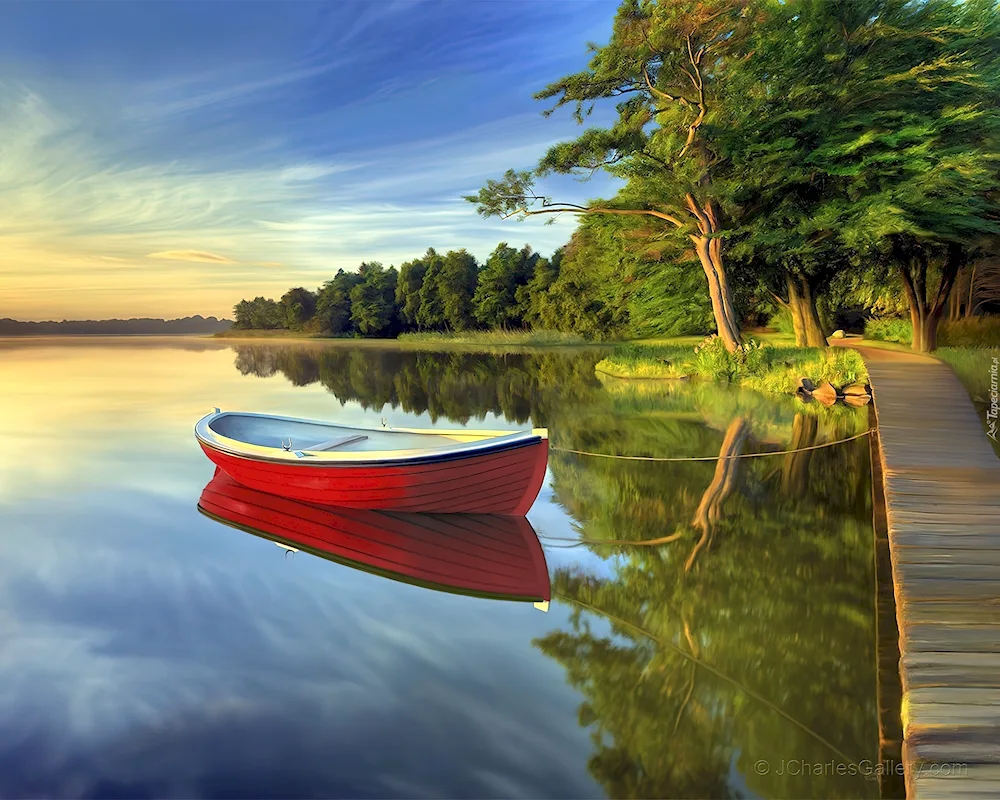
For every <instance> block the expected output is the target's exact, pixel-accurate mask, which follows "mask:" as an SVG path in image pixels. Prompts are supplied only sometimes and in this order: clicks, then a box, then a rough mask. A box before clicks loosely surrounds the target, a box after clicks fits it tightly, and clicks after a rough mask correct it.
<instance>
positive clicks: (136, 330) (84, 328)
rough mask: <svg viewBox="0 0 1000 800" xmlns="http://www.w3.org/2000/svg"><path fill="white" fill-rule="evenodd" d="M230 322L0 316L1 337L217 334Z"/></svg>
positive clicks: (223, 320) (226, 320) (198, 318)
mask: <svg viewBox="0 0 1000 800" xmlns="http://www.w3.org/2000/svg"><path fill="white" fill-rule="evenodd" d="M232 324H233V323H232V321H231V320H228V319H216V318H215V317H203V316H201V315H200V314H196V315H195V316H193V317H184V318H182V319H150V318H147V317H143V318H140V319H100V320H92V319H86V320H63V321H62V322H20V321H18V320H16V319H0V336H79V335H87V334H105V335H111V334H118V335H149V334H165V335H169V334H183V333H218V332H220V331H224V330H227V329H229V328H230V327H231V326H232Z"/></svg>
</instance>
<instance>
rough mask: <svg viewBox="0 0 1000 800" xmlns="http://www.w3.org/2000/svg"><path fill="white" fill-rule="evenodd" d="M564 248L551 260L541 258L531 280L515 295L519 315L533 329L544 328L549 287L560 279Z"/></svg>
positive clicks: (520, 287) (536, 263)
mask: <svg viewBox="0 0 1000 800" xmlns="http://www.w3.org/2000/svg"><path fill="white" fill-rule="evenodd" d="M562 255H563V248H562V247H560V248H559V249H558V250H556V252H555V253H553V254H552V258H551V259H546V258H540V259H538V261H536V262H535V267H534V270H533V271H532V274H531V278H530V279H529V280H528V282H527V283H526V284H524V285H523V286H519V287H518V288H517V291H516V292H515V293H514V297H515V299H516V301H517V306H518V314H520V316H521V319H522V320H523V321H524V323H526V324H527V325H529V326H531V327H532V328H544V327H545V324H544V322H543V321H542V317H543V308H544V307H545V306H546V301H547V300H548V292H549V287H550V286H552V284H553V283H555V280H556V278H558V277H559V265H560V264H561V263H562Z"/></svg>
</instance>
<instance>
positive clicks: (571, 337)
mask: <svg viewBox="0 0 1000 800" xmlns="http://www.w3.org/2000/svg"><path fill="white" fill-rule="evenodd" d="M208 338H211V339H216V340H219V341H239V342H245V343H254V342H257V343H261V344H264V343H267V344H279V343H281V344H283V343H286V342H287V343H289V344H293V343H294V344H322V345H328V346H335V347H336V346H348V347H356V348H386V347H392V348H398V349H401V350H466V351H468V350H474V351H477V352H487V353H503V352H524V353H529V352H545V351H552V350H595V349H603V350H607V349H610V348H611V347H613V346H614V345H613V343H610V342H592V341H588V340H586V339H584V338H582V337H580V336H576V335H575V334H563V333H555V332H552V331H471V332H467V333H404V334H401V335H400V336H399V337H398V338H394V339H382V338H362V337H352V336H329V335H325V334H318V333H305V332H300V331H286V330H230V331H223V332H220V333H214V334H211V335H210V336H209V337H208Z"/></svg>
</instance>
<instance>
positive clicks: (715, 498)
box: [684, 417, 750, 572]
mask: <svg viewBox="0 0 1000 800" xmlns="http://www.w3.org/2000/svg"><path fill="white" fill-rule="evenodd" d="M749 435H750V423H749V422H747V420H745V419H743V418H741V417H737V418H736V419H734V420H733V421H732V422H730V423H729V428H728V429H727V430H726V435H725V437H724V438H723V440H722V447H721V448H720V449H719V460H718V461H716V462H715V475H713V476H712V482H711V483H710V484H709V485H708V488H707V489H705V493H704V494H703V495H702V496H701V502H700V503H699V504H698V508H697V510H696V511H695V512H694V519H693V520H691V525H692V527H694V528H698V529H699V530H700V531H701V538H700V539H699V540H698V542H697V543H696V544H695V546H694V549H693V550H692V551H691V555H689V556H688V558H687V561H686V562H685V563H684V571H685V572H687V571H688V570H690V569H691V567H692V565H693V564H694V561H695V558H697V556H698V553H699V552H700V551H701V549H702V548H703V547H705V546H706V545H707V544H708V543H709V542H710V541H711V539H712V534H713V533H714V532H715V526H716V525H717V524H718V522H719V519H720V517H721V516H722V504H723V503H724V502H725V501H726V498H727V497H729V495H730V494H731V493H732V491H733V488H734V487H735V486H736V478H737V477H738V476H739V471H740V459H738V458H732V456H737V455H740V454H742V452H743V445H744V443H745V442H746V440H747V437H748V436H749Z"/></svg>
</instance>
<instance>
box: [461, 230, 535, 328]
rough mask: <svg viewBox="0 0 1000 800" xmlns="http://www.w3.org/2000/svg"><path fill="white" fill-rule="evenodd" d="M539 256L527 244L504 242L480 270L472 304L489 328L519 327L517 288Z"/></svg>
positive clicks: (478, 318)
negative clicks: (516, 246)
mask: <svg viewBox="0 0 1000 800" xmlns="http://www.w3.org/2000/svg"><path fill="white" fill-rule="evenodd" d="M538 259H539V256H538V254H537V253H535V252H533V251H532V249H531V248H530V247H529V246H527V245H525V246H524V248H523V249H522V250H520V251H518V250H515V249H514V248H513V247H510V246H509V245H508V244H507V243H506V242H501V243H500V244H498V245H497V246H496V249H495V250H494V251H493V252H492V253H491V254H490V257H489V259H487V261H486V264H485V265H484V266H483V269H482V270H481V271H480V273H479V278H478V282H477V284H476V292H475V294H474V295H473V296H472V307H473V311H474V313H475V316H476V319H477V320H478V321H479V322H480V323H482V324H483V325H485V326H486V327H488V328H506V327H511V326H514V327H519V326H520V325H521V324H522V322H523V320H522V317H521V309H520V307H519V306H518V304H517V291H518V289H520V288H521V287H522V286H524V285H525V284H526V283H527V282H528V281H529V280H530V279H531V277H532V274H533V272H534V268H535V263H536V262H537V261H538Z"/></svg>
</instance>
